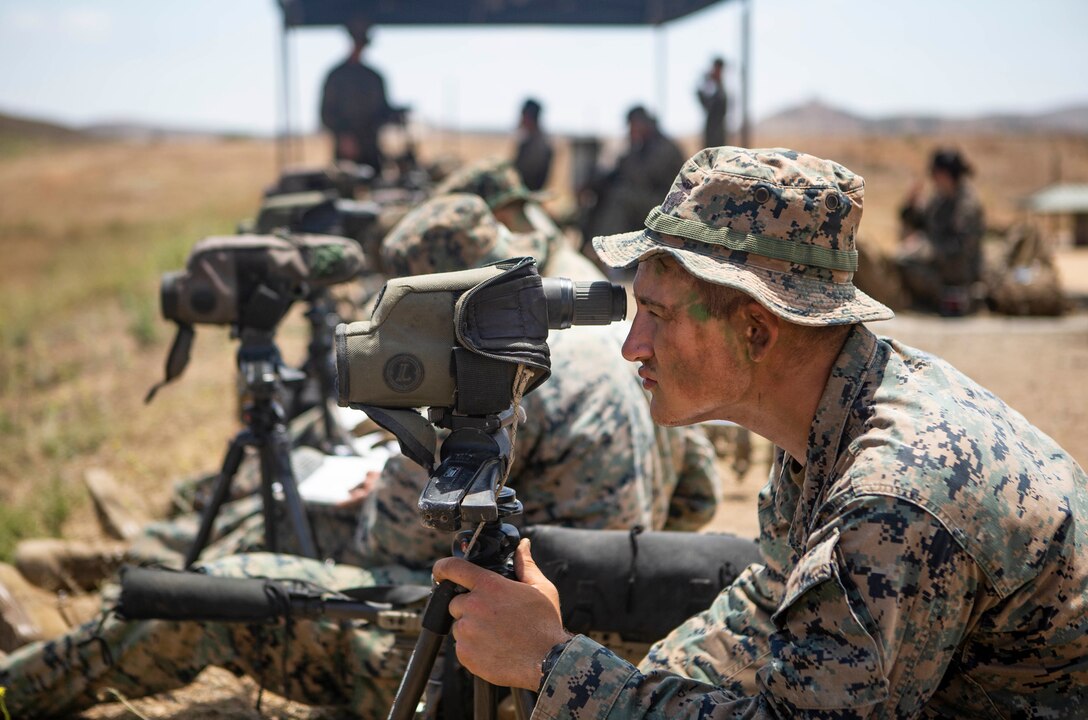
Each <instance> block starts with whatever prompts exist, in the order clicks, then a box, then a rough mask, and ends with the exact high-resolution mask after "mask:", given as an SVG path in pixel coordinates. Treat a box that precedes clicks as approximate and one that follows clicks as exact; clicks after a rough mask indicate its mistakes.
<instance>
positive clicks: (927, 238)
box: [896, 148, 986, 315]
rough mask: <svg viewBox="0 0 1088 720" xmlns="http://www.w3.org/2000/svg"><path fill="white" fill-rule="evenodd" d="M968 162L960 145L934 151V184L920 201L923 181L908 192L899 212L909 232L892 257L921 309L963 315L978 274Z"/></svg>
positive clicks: (980, 225)
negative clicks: (929, 193) (954, 147)
mask: <svg viewBox="0 0 1088 720" xmlns="http://www.w3.org/2000/svg"><path fill="white" fill-rule="evenodd" d="M971 174H972V169H971V166H970V165H969V164H968V163H967V161H966V160H964V158H963V155H961V154H960V152H959V151H958V150H954V149H949V148H944V149H939V150H937V151H935V152H934V153H933V157H932V158H931V160H930V164H929V177H930V180H931V181H932V183H933V190H932V193H931V195H930V196H929V198H928V199H925V200H924V201H923V199H922V197H921V186H920V184H919V185H915V187H914V188H912V189H911V192H910V193H909V194H908V196H907V198H906V200H905V202H904V203H903V207H902V209H901V210H900V216H901V218H902V220H903V225H904V226H905V227H906V228H907V230H908V233H907V235H906V236H905V237H904V238H903V243H902V247H901V248H900V251H899V254H898V256H897V258H896V260H897V264H898V266H899V269H900V273H901V276H902V279H903V284H904V285H905V286H906V288H907V290H908V291H909V292H910V294H911V298H912V300H913V302H914V304H915V306H917V307H918V308H919V309H922V310H929V311H937V312H940V313H941V314H942V315H966V314H967V313H969V312H970V311H971V309H972V301H973V298H972V295H973V293H972V286H973V285H974V284H975V283H977V282H979V281H981V279H982V236H983V234H984V233H985V231H986V221H985V215H984V213H983V210H982V204H981V203H980V202H979V199H978V195H976V194H975V191H974V188H972V187H971V184H970V183H969V182H968V181H967V178H968V177H969V176H970V175H971Z"/></svg>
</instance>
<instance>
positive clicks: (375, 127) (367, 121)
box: [321, 20, 405, 175]
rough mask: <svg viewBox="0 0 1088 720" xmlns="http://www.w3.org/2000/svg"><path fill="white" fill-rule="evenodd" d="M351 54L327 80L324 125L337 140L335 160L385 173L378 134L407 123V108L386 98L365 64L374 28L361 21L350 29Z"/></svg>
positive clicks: (379, 81)
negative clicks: (390, 124) (364, 52)
mask: <svg viewBox="0 0 1088 720" xmlns="http://www.w3.org/2000/svg"><path fill="white" fill-rule="evenodd" d="M345 27H346V28H347V31H348V34H349V35H350V36H351V40H352V47H351V54H350V55H348V57H347V59H346V60H344V62H342V63H340V64H339V65H337V66H336V67H334V68H333V69H332V70H331V71H329V74H328V75H327V76H326V77H325V85H324V88H323V90H322V93H321V124H322V125H324V126H325V127H326V128H328V129H329V132H331V133H332V137H333V157H334V159H336V160H350V161H351V162H354V163H358V164H360V165H369V166H370V167H372V168H374V172H375V174H377V175H381V172H382V160H383V156H382V151H381V148H380V147H379V145H378V131H379V130H381V128H382V126H383V125H386V124H388V123H392V122H402V121H403V120H404V113H405V109H404V108H394V107H393V106H391V105H390V104H389V101H388V99H387V98H386V95H385V80H383V79H382V76H381V75H379V74H378V73H377V71H375V70H374V69H373V68H371V67H368V66H367V65H364V64H363V63H362V55H363V50H365V49H366V46H367V45H368V44H369V43H370V25H369V24H368V23H366V22H365V21H361V20H357V21H353V22H351V23H348V24H347V25H346V26H345Z"/></svg>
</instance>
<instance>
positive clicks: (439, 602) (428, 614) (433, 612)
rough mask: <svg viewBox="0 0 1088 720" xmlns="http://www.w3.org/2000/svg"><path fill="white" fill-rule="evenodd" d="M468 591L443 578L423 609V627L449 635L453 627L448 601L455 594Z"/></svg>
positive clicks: (439, 633)
mask: <svg viewBox="0 0 1088 720" xmlns="http://www.w3.org/2000/svg"><path fill="white" fill-rule="evenodd" d="M465 592H468V591H467V590H465V589H464V588H463V587H461V586H460V585H458V584H456V583H454V582H453V581H451V580H443V581H442V582H440V583H438V587H436V588H435V589H434V592H433V593H432V594H431V599H430V600H429V601H428V602H427V609H426V610H424V611H423V623H422V625H423V627H424V628H425V629H427V630H430V631H431V632H433V633H436V634H438V635H449V634H450V628H451V627H453V617H452V616H450V601H451V600H453V598H454V596H455V595H460V594H462V593H465Z"/></svg>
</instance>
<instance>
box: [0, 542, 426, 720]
mask: <svg viewBox="0 0 1088 720" xmlns="http://www.w3.org/2000/svg"><path fill="white" fill-rule="evenodd" d="M204 567H205V569H206V570H207V571H208V572H209V574H212V575H216V576H223V577H270V578H277V577H283V578H294V579H304V580H309V581H311V582H314V583H317V584H319V585H322V586H325V587H330V588H335V589H344V588H349V587H359V586H368V585H385V584H403V583H417V584H422V583H427V582H429V574H428V573H425V572H422V573H421V572H411V571H407V570H404V569H402V568H396V567H390V568H379V569H372V570H362V569H359V568H354V567H345V566H333V565H326V564H324V563H321V562H317V561H314V560H308V559H305V558H297V557H291V556H286V555H272V554H265V553H258V554H249V555H239V556H235V557H231V558H225V559H222V560H219V561H216V562H213V563H208V564H206V565H205V566H204ZM397 640H398V639H397V637H396V636H395V635H394V634H393V633H391V632H388V631H385V630H381V629H378V628H375V627H372V626H367V625H365V624H364V623H362V622H361V621H349V620H340V621H333V620H320V621H311V620H293V621H291V622H290V623H285V622H284V621H280V622H277V623H273V624H258V625H246V624H241V623H216V622H204V623H199V622H174V621H165V620H150V621H132V622H125V621H123V620H120V619H118V618H117V617H116V616H115V615H113V614H112V613H108V612H107V613H104V614H103V615H102V616H101V617H99V618H97V619H95V620H93V621H92V622H90V623H87V624H86V625H83V626H81V627H79V628H77V629H76V630H74V631H72V632H70V633H69V634H68V635H66V636H64V637H61V638H58V639H56V640H51V641H47V642H38V643H34V644H32V645H28V646H26V647H24V648H21V649H20V650H19V651H17V652H16V653H14V654H12V655H10V656H9V657H7V658H6V659H4V660H0V686H3V687H6V688H7V691H6V698H5V700H6V703H7V707H8V710H9V711H10V713H11V715H12V717H17V718H28V717H35V718H36V717H49V716H56V715H66V714H68V713H72V712H75V711H78V710H79V709H82V708H86V707H89V706H90V705H93V704H95V703H96V702H97V697H98V695H99V693H101V692H102V691H103V690H105V689H106V688H113V689H115V690H117V691H118V692H119V693H121V694H122V695H124V696H126V697H129V698H136V697H142V696H146V695H153V694H155V693H159V692H164V691H167V690H172V689H175V688H178V687H182V686H184V685H186V684H187V683H189V682H191V681H192V680H193V679H194V678H196V676H197V675H198V674H199V673H200V672H201V671H202V670H203V669H204V668H205V667H208V666H210V665H217V666H220V667H224V668H227V669H229V670H231V671H233V672H236V673H245V674H247V675H249V676H251V677H253V678H254V679H256V680H257V681H258V682H260V683H261V684H262V685H263V686H264V687H266V688H268V689H269V690H271V691H273V692H276V693H278V694H281V695H283V696H284V697H287V698H290V699H292V700H296V701H299V702H303V703H307V704H312V705H338V706H343V707H345V708H348V709H350V710H351V712H352V713H353V714H356V715H358V716H360V717H366V718H370V717H375V718H377V717H384V716H385V715H386V714H387V713H388V710H389V707H390V705H391V703H392V699H393V696H394V695H395V693H396V690H397V686H398V684H399V682H400V678H401V675H402V674H403V672H404V669H405V667H406V666H407V662H408V657H409V655H410V654H411V649H412V642H413V639H412V638H407V639H405V638H400V641H399V642H398V641H397Z"/></svg>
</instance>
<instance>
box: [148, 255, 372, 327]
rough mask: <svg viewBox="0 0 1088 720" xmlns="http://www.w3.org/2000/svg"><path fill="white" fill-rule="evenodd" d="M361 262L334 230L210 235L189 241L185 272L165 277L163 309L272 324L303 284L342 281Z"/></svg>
mask: <svg viewBox="0 0 1088 720" xmlns="http://www.w3.org/2000/svg"><path fill="white" fill-rule="evenodd" d="M362 266H363V255H362V251H361V250H360V248H359V247H358V244H357V243H355V242H354V241H352V240H348V239H347V238H342V237H337V236H333V235H292V236H291V237H290V239H286V238H283V237H278V236H274V235H223V236H212V237H208V238H204V239H203V240H201V241H200V242H198V243H196V245H194V246H193V249H192V251H190V253H189V258H188V261H187V262H186V267H185V271H184V272H181V273H172V274H169V275H168V276H167V277H169V278H170V279H169V281H166V280H165V278H164V287H163V292H162V299H163V308H162V309H163V315H164V316H165V317H167V318H169V319H171V320H176V321H179V322H183V323H187V324H210V325H231V324H234V323H239V324H242V325H249V326H255V327H262V328H271V327H272V326H274V325H275V324H276V323H277V322H279V320H280V318H281V317H282V313H284V312H286V310H287V306H289V305H290V303H291V302H292V301H293V300H294V299H295V296H296V295H297V294H298V292H299V290H300V289H301V288H302V286H303V285H304V284H309V285H320V286H324V285H334V284H336V283H341V282H345V281H347V280H350V279H352V278H353V277H355V275H356V274H358V272H359V271H360V270H361V269H362ZM167 284H168V286H167Z"/></svg>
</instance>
